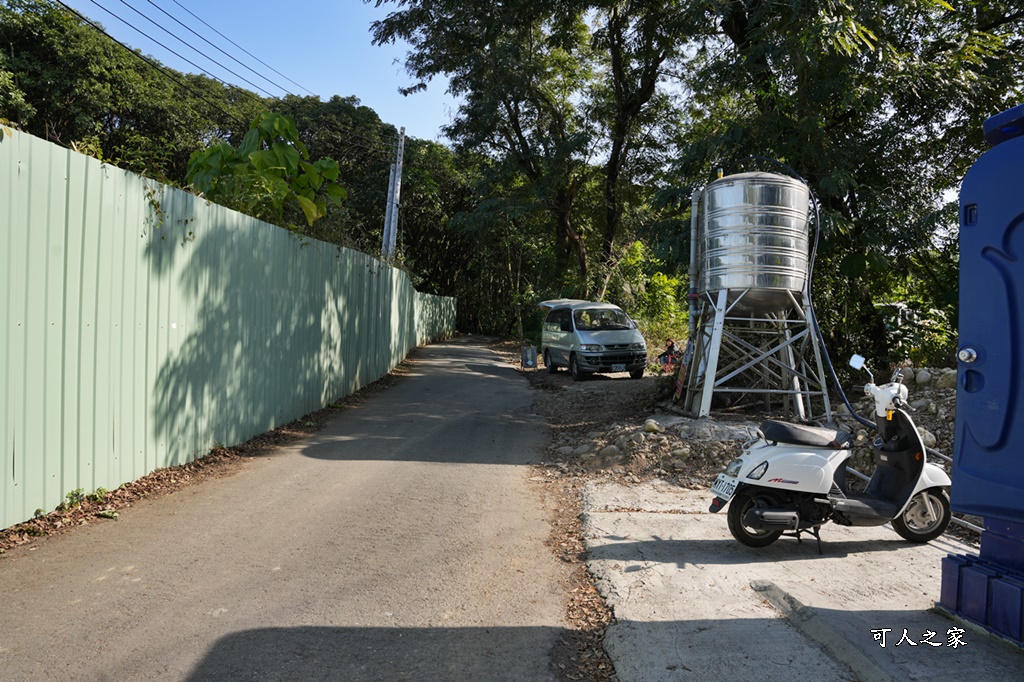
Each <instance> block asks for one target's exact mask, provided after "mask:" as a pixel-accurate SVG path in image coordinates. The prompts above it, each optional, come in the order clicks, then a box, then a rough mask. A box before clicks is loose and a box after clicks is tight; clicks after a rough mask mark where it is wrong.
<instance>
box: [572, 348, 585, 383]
mask: <svg viewBox="0 0 1024 682" xmlns="http://www.w3.org/2000/svg"><path fill="white" fill-rule="evenodd" d="M569 374H571V375H572V380H573V381H583V376H584V375H583V372H581V371H580V363H579V362H578V361H577V360H576V354H575V353H573V354H572V355H570V356H569Z"/></svg>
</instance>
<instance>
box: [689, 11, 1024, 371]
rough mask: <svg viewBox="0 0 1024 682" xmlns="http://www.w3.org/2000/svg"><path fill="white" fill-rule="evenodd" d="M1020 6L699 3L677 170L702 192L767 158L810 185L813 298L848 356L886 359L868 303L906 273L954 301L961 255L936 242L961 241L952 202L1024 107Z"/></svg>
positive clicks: (936, 302) (936, 300) (832, 339)
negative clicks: (818, 217) (814, 199)
mask: <svg viewBox="0 0 1024 682" xmlns="http://www.w3.org/2000/svg"><path fill="white" fill-rule="evenodd" d="M1010 6H1011V5H1010V4H1009V3H1005V2H1002V1H1000V0H975V1H972V2H964V3H961V4H960V7H959V8H958V9H953V8H952V7H950V6H949V5H947V4H946V3H945V2H943V1H942V0H930V1H916V0H900V1H897V2H887V3H884V4H878V3H875V4H871V3H867V4H863V3H862V4H859V5H856V4H847V3H842V2H832V1H831V0H804V1H801V2H795V3H783V4H778V3H768V2H763V1H762V0H741V1H740V0H737V1H734V2H718V1H715V0H709V1H706V2H701V3H695V4H694V5H693V6H692V13H691V20H692V22H693V23H694V25H695V26H697V27H699V28H700V30H699V31H695V32H694V35H695V36H696V37H697V39H696V41H695V42H694V43H693V45H692V46H691V48H690V50H689V51H688V53H687V56H686V57H685V58H684V59H683V60H681V63H680V64H679V65H678V66H677V69H676V70H677V71H678V72H679V74H680V75H681V84H682V86H683V87H684V88H686V89H687V91H688V92H689V93H690V100H689V106H688V107H687V111H686V116H685V118H684V119H683V121H682V126H681V128H680V131H679V141H680V147H681V150H682V153H681V155H680V163H679V166H678V168H679V171H680V174H681V176H682V177H684V178H685V179H686V181H687V183H688V185H689V186H700V185H701V184H703V183H705V182H707V180H708V179H709V171H710V170H712V169H714V168H716V167H724V168H725V169H726V170H727V171H728V170H746V169H751V166H753V165H757V162H754V163H753V164H752V163H750V162H742V160H743V157H746V156H748V155H750V154H757V155H762V156H767V157H774V158H776V159H780V160H782V161H784V162H785V163H787V164H788V165H789V166H791V167H792V168H793V169H795V170H796V172H797V173H799V174H800V175H801V176H803V177H804V178H806V179H807V180H808V182H809V183H810V185H811V187H812V189H813V190H814V192H815V193H816V195H817V196H818V198H819V199H820V201H821V207H822V227H823V236H822V242H821V248H820V251H819V253H818V262H817V265H816V268H815V281H814V282H813V286H814V291H815V300H816V303H817V305H818V308H819V318H820V319H821V321H822V326H823V328H824V329H825V330H826V333H827V334H828V337H829V338H828V346H829V348H830V349H833V351H837V354H845V353H846V352H848V351H850V350H859V351H861V352H866V351H867V352H872V353H875V354H877V355H880V356H884V355H886V352H887V348H886V347H885V338H886V337H885V334H884V331H883V329H882V320H881V318H880V316H879V314H878V313H877V312H876V310H875V308H874V305H873V304H874V303H875V302H879V301H884V300H886V299H887V296H889V295H890V294H891V292H893V291H895V290H897V289H895V288H894V282H898V281H904V280H906V278H907V277H908V276H909V275H910V273H911V272H914V271H916V273H917V276H920V277H925V278H932V282H931V284H932V289H931V291H932V294H931V296H932V302H933V305H932V306H931V307H942V308H945V309H946V310H949V309H950V307H951V306H953V305H954V302H955V298H956V296H955V287H956V278H955V277H954V278H950V277H948V273H949V270H950V269H949V267H948V265H949V264H950V262H953V263H955V258H956V253H955V249H949V248H942V249H939V248H934V245H935V244H937V243H938V242H943V243H945V244H947V245H949V244H952V243H953V241H951V240H950V237H955V233H956V220H955V215H956V213H955V210H953V211H950V210H949V209H948V208H947V207H945V205H944V204H945V203H946V201H945V197H946V196H948V193H949V192H950V191H952V190H955V188H956V186H957V183H958V182H959V179H960V178H961V177H962V176H963V173H964V172H965V171H966V169H967V167H968V166H969V165H970V164H971V163H973V161H974V160H975V159H976V158H977V156H978V155H979V154H980V153H981V151H982V150H983V142H982V140H981V130H980V124H981V121H982V120H983V119H984V118H985V117H986V116H987V115H991V114H992V113H996V112H998V111H1001V110H1002V109H1004V108H1007V107H1008V106H1009V105H1010V104H1012V103H1014V102H1015V101H1016V100H1018V99H1019V98H1020V96H1021V90H1020V83H1021V82H1022V81H1024V79H1022V75H1024V71H1022V61H1021V47H1022V41H1021V36H1022V30H1021V29H1022V22H1024V13H1022V12H1020V11H1019V10H1012V11H1011V10H1010ZM763 169H764V170H776V169H775V168H774V167H765V168H763ZM925 254H927V255H925ZM950 259H953V260H952V261H950ZM926 265H927V267H926ZM933 275H934V277H932V276H933Z"/></svg>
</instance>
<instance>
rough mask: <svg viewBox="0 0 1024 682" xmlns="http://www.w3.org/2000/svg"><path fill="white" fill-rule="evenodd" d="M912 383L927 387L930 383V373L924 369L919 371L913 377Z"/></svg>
mask: <svg viewBox="0 0 1024 682" xmlns="http://www.w3.org/2000/svg"><path fill="white" fill-rule="evenodd" d="M914 381H916V382H917V385H918V386H927V385H928V384H930V383H932V373H931V372H929V371H928V370H926V369H922V370H919V371H918V372H917V374H915V375H914Z"/></svg>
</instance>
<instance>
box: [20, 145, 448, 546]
mask: <svg viewBox="0 0 1024 682" xmlns="http://www.w3.org/2000/svg"><path fill="white" fill-rule="evenodd" d="M0 137H3V134H2V132H0ZM0 202H2V203H0V226H2V231H0V265H2V266H3V268H4V269H3V272H2V273H0V287H2V290H0V322H2V324H3V328H2V329H0V391H2V393H0V399H2V407H0V498H2V499H0V528H5V527H7V526H9V525H12V524H14V523H18V522H20V521H23V520H25V519H27V518H30V517H31V516H32V514H33V512H34V510H35V509H36V508H43V509H46V510H52V509H53V508H54V507H56V506H57V504H59V503H60V502H61V501H62V500H63V499H64V495H65V493H67V492H69V491H71V490H74V489H76V488H82V489H84V490H86V491H87V492H88V491H92V490H95V489H96V488H99V487H104V488H107V489H113V488H116V487H117V486H118V485H120V484H121V483H124V482H126V481H131V480H134V479H136V478H139V477H140V476H143V475H145V474H147V473H149V472H150V471H153V470H154V469H157V468H160V467H165V466H172V465H176V464H181V463H184V462H187V461H190V460H192V459H194V458H196V457H202V456H203V455H205V454H206V453H207V452H208V451H209V450H210V449H211V447H213V446H214V445H215V444H217V443H221V444H224V445H232V444H235V443H240V442H243V441H245V440H247V439H248V438H250V437H252V436H254V435H256V434H258V433H262V432H263V431H266V430H268V429H271V428H274V427H275V426H279V425H281V424H284V423H287V422H288V421H290V420H292V419H294V418H296V417H298V416H301V415H303V414H305V413H307V412H310V411H313V410H316V409H319V408H321V407H323V406H324V405H326V404H327V403H328V402H330V401H332V400H334V399H336V398H338V397H341V396H344V395H347V394H349V393H352V392H353V391H355V390H357V389H359V388H360V387H362V386H365V385H366V384H369V383H370V382H372V381H374V380H376V379H377V378H379V377H381V376H383V375H384V374H386V373H387V372H388V371H390V370H391V369H392V368H394V367H395V365H397V364H398V363H399V362H400V361H401V360H402V359H403V358H404V357H405V356H406V354H407V353H408V352H409V350H410V349H412V348H414V347H415V346H417V345H419V344H422V343H426V342H428V341H431V340H436V339H439V338H443V337H445V336H447V335H448V334H450V332H451V331H452V330H453V328H454V324H455V300H454V299H451V298H444V297H438V296H429V295H425V294H420V293H418V292H416V291H415V290H414V289H413V287H412V284H411V283H410V281H409V279H408V277H407V276H406V274H405V273H404V272H402V271H400V270H396V269H394V268H391V267H388V266H387V265H384V264H383V263H381V262H380V261H379V260H377V259H375V258H372V257H370V256H367V255H366V254H363V253H359V252H355V251H351V250H348V249H344V248H338V247H336V246H333V245H330V244H325V243H323V242H317V241H311V240H307V239H303V238H300V237H297V236H296V235H294V234H291V233H289V232H288V231H286V230H283V229H280V228H278V227H274V226H272V225H268V224H266V223H263V222H260V221H257V220H254V219H252V218H249V217H247V216H243V215H241V214H239V213H236V212H234V211H230V210H228V209H226V208H223V207H221V206H218V205H215V204H210V203H208V202H206V201H204V200H203V199H200V198H197V197H195V196H193V195H191V194H188V193H185V192H181V191H179V190H175V189H172V188H168V187H165V186H163V185H160V184H159V183H156V182H153V181H151V180H147V179H145V178H142V177H140V176H137V175H134V174H132V173H129V172H126V171H123V170H120V169H118V168H115V167H113V166H110V165H107V164H103V163H101V162H99V161H97V160H95V159H92V158H89V157H86V156H83V155H81V154H77V153H75V152H71V151H69V150H66V149H63V148H61V147H57V146H55V145H52V144H50V143H48V142H44V141H42V140H39V139H36V138H33V137H31V136H29V135H26V134H23V133H17V132H15V133H14V134H13V136H9V137H3V140H2V141H0Z"/></svg>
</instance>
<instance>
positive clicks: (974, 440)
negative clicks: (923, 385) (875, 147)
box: [951, 107, 1024, 522]
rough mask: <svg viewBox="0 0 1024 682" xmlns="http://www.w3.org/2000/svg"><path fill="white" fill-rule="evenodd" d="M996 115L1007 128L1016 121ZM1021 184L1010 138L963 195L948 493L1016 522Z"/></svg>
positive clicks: (968, 181)
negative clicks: (956, 381) (956, 374)
mask: <svg viewBox="0 0 1024 682" xmlns="http://www.w3.org/2000/svg"><path fill="white" fill-rule="evenodd" d="M1017 109H1021V107H1018V108H1017ZM1017 109H1013V110H1011V111H1010V112H1007V114H1012V113H1013V112H1015V111H1017ZM1018 113H1021V112H1018ZM1000 116H1001V117H1003V119H1005V120H1004V121H1003V122H1004V123H1005V124H1006V125H1009V124H1010V123H1011V122H1012V120H1017V119H1018V118H1019V117H1017V116H1008V115H1000ZM994 118H996V119H998V118H1000V117H994ZM996 127H998V126H996ZM1003 127H1005V126H1003ZM1022 182H1024V137H1011V138H1009V139H1005V141H1002V142H1001V143H1000V144H998V145H997V146H996V147H994V148H992V149H990V150H989V151H988V152H986V153H985V154H984V155H983V156H982V157H981V158H980V159H978V161H977V162H976V163H975V164H974V166H972V167H971V170H970V171H969V172H968V173H967V176H966V177H965V178H964V182H963V185H962V187H961V190H960V328H959V335H960V338H959V347H960V350H961V353H960V358H961V359H960V361H959V362H960V365H959V368H958V369H959V384H958V387H957V411H956V438H955V443H954V453H953V465H954V472H953V487H952V491H951V496H952V503H953V508H954V509H955V510H957V511H960V512H964V513H969V514H977V515H979V516H984V517H992V518H999V519H1005V520H1008V521H1017V522H1022V521H1024V405H1022V401H1021V397H1022V396H1021V390H1022V381H1024V262H1022V260H1021V259H1022V257H1024V193H1022V192H1021V187H1022ZM965 351H968V352H966V353H965Z"/></svg>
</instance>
